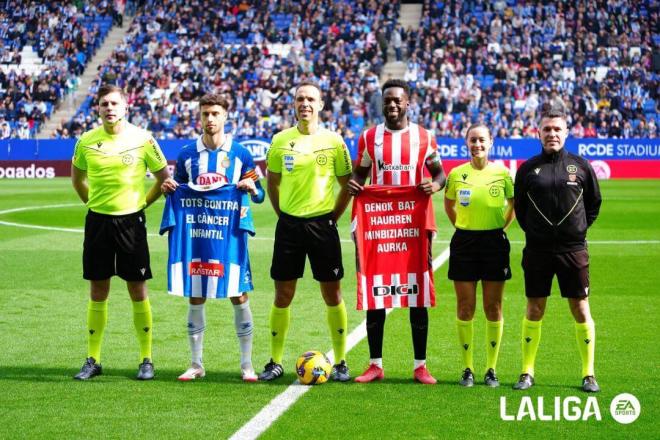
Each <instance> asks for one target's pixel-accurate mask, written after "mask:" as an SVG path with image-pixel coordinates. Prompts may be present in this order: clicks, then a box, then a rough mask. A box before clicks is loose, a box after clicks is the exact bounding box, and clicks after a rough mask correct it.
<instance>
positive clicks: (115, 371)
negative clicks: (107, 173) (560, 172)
mask: <svg viewBox="0 0 660 440" xmlns="http://www.w3.org/2000/svg"><path fill="white" fill-rule="evenodd" d="M602 192H603V197H604V203H603V208H602V212H601V216H600V218H599V219H598V220H597V222H596V224H595V225H594V227H593V228H592V230H591V231H590V233H589V240H590V241H591V245H590V253H591V279H592V288H591V292H592V295H593V296H592V299H591V306H592V313H593V316H594V319H595V321H596V331H597V346H596V372H597V377H598V380H599V383H600V385H601V387H602V389H603V391H602V392H601V393H600V394H598V395H597V399H598V403H599V408H600V411H601V414H602V417H603V420H602V421H600V422H598V421H595V420H594V419H591V420H589V421H586V422H582V421H579V422H567V421H559V422H554V421H552V422H539V421H537V422H532V421H529V420H526V421H522V422H505V421H502V420H501V419H500V407H499V405H500V396H505V397H506V398H507V400H508V406H507V412H508V413H509V414H511V413H515V412H517V409H518V405H519V403H520V400H521V397H522V396H523V395H527V394H528V395H530V396H534V397H536V396H543V397H544V398H545V400H546V402H551V401H552V400H553V398H554V397H555V396H560V397H567V396H578V397H580V398H582V399H583V404H584V402H585V400H586V396H585V395H584V394H583V393H581V391H579V389H578V388H577V386H578V385H579V381H580V362H579V356H578V352H577V348H576V346H575V336H574V327H573V321H572V318H571V316H570V313H569V311H568V306H567V304H566V302H565V301H564V300H562V299H561V298H560V297H559V294H558V292H557V290H556V286H555V290H554V291H553V295H552V297H551V299H550V300H549V302H548V310H547V313H546V319H545V320H544V324H543V337H542V341H541V347H540V349H539V355H538V359H537V368H536V370H537V373H536V376H537V377H536V379H537V385H536V386H535V387H534V388H533V389H532V390H531V391H530V392H529V393H522V394H521V393H519V392H518V393H515V392H513V391H512V390H511V388H510V385H511V383H513V381H514V380H515V379H516V378H517V376H518V373H519V364H520V343H519V335H520V324H521V320H522V317H523V313H524V307H525V298H524V293H523V284H522V271H521V269H520V264H519V263H520V254H521V250H522V240H523V235H522V233H521V231H520V230H519V229H518V227H517V225H514V226H513V228H512V230H511V232H510V234H509V236H510V239H511V240H512V256H511V258H512V269H513V270H514V277H513V279H512V280H511V281H510V282H509V283H507V287H506V292H505V301H504V313H505V330H504V332H505V333H504V340H503V344H502V350H501V353H500V362H499V365H498V373H499V376H500V380H501V381H502V382H503V386H502V387H500V388H499V389H487V388H486V387H484V386H475V387H474V388H472V389H463V388H461V387H459V386H458V385H457V383H456V382H457V380H458V378H459V375H460V363H459V356H460V354H459V351H458V349H457V347H456V345H457V343H456V330H455V318H454V316H455V300H454V294H453V288H452V287H451V285H450V284H449V282H448V281H447V280H446V270H447V269H446V265H445V266H443V267H441V268H440V269H439V270H438V271H437V272H436V276H435V279H436V290H437V303H438V305H437V307H436V308H434V309H433V310H432V311H431V314H430V335H429V352H428V365H429V369H430V371H431V372H432V373H433V374H434V375H435V376H436V378H438V379H439V381H440V383H439V384H438V385H437V386H434V387H427V386H421V385H417V384H414V383H413V382H412V380H411V375H412V343H411V337H410V328H409V324H408V313H407V311H402V310H395V311H394V312H393V313H392V314H390V315H389V316H388V318H387V323H386V333H385V347H384V362H385V370H386V380H385V381H383V382H382V383H376V384H368V385H359V384H334V383H330V384H326V385H323V386H319V387H314V388H313V389H312V390H311V391H310V392H308V393H307V394H305V395H304V396H303V397H302V398H301V399H300V400H299V401H298V402H296V403H295V404H294V405H293V406H292V407H291V408H290V409H289V410H288V411H287V412H286V413H285V414H284V415H283V416H282V417H281V418H279V419H278V420H277V421H276V422H275V423H274V424H273V425H272V426H271V428H270V429H268V430H267V431H266V432H265V433H264V435H263V438H267V439H270V438H273V439H275V438H292V437H301V438H302V437H307V436H309V434H310V431H311V432H313V433H315V435H316V436H325V437H330V438H350V439H353V438H360V439H372V438H373V439H382V438H419V439H427V438H473V437H486V436H489V437H494V436H499V437H505V438H509V437H513V438H529V437H530V436H534V437H538V438H568V437H577V438H579V437H587V436H596V435H599V436H600V437H602V438H624V437H625V438H657V422H656V421H655V420H656V419H657V418H658V416H660V413H659V411H658V404H659V401H658V394H659V390H658V385H657V378H656V377H655V374H654V373H655V372H656V371H657V369H658V366H659V364H660V356H659V355H658V349H657V346H656V343H657V336H658V325H657V324H656V321H655V319H657V316H658V311H659V310H658V306H659V304H660V300H659V299H658V295H657V289H658V285H660V276H659V275H658V272H659V271H658V269H657V266H658V263H659V262H660V245H658V244H642V243H611V244H605V243H599V242H601V241H617V242H619V241H633V240H660V182H657V181H608V182H603V183H602ZM70 203H73V204H76V205H74V206H70V207H60V208H48V209H33V210H27V211H17V212H12V213H6V214H0V221H5V222H14V223H20V224H29V225H41V226H49V227H59V228H72V229H78V230H81V229H82V225H83V221H84V215H85V209H84V208H83V206H82V205H80V204H78V201H77V198H76V196H75V193H74V192H73V189H72V188H71V186H70V183H69V180H68V179H55V180H49V181H25V180H23V181H19V180H16V181H8V180H3V181H0V211H4V210H7V209H12V208H18V207H25V206H33V207H38V206H44V205H59V204H70ZM435 205H436V211H437V212H436V214H437V216H436V218H437V220H438V225H439V229H440V230H439V234H438V237H437V240H436V242H435V243H434V254H435V255H439V253H440V252H441V251H442V250H443V249H444V248H445V247H446V246H447V240H448V239H449V238H450V236H451V232H452V231H451V229H450V228H449V226H448V223H447V221H446V219H445V216H444V213H443V212H442V208H441V207H442V203H441V199H440V197H439V196H436V204H435ZM162 206H163V202H162V200H161V201H159V202H158V203H157V204H156V205H155V206H153V207H151V208H150V209H149V210H148V211H147V217H148V223H149V231H150V232H151V233H152V234H155V233H156V231H157V229H158V225H159V221H160V213H161V210H162ZM254 212H255V223H256V227H257V237H256V239H254V240H252V241H251V243H250V252H251V257H252V266H253V273H254V279H255V291H254V292H253V293H252V294H251V304H252V311H253V314H254V320H255V339H254V354H253V358H254V361H255V367H257V368H261V366H262V365H263V364H264V363H265V362H266V361H267V360H268V357H269V345H268V312H269V308H270V304H271V302H272V297H273V289H272V281H271V280H270V279H269V276H268V269H269V266H270V258H271V253H272V236H273V231H274V225H275V216H274V215H273V213H272V210H271V208H270V206H269V204H268V202H266V203H265V204H263V205H260V206H259V205H257V206H254ZM340 227H341V236H342V238H344V239H347V238H348V237H349V234H348V218H347V216H345V217H344V218H343V219H342V222H341V225H340ZM150 246H151V250H152V269H153V271H154V279H153V280H151V281H150V282H149V288H150V296H151V302H152V305H153V312H154V362H155V366H156V374H157V378H156V380H154V381H152V382H149V383H139V382H137V381H135V380H133V376H134V374H135V372H136V369H137V364H138V362H139V359H138V353H137V342H136V340H135V336H134V333H133V329H132V322H131V312H130V304H129V299H128V295H127V293H126V289H125V286H124V285H123V283H122V282H121V280H119V279H114V280H113V285H112V292H111V295H110V312H109V322H108V327H107V330H106V334H105V339H104V345H103V365H104V374H103V375H102V376H100V377H98V378H95V379H94V380H93V381H91V382H88V383H79V382H76V381H73V380H72V379H71V377H72V375H73V374H75V373H76V372H77V370H78V369H79V367H80V365H81V364H82V361H83V360H84V357H85V355H86V353H85V352H86V337H85V311H86V304H87V290H88V286H87V283H86V282H85V281H84V280H83V279H82V276H81V258H82V257H81V254H82V252H81V251H82V233H76V232H59V231H52V230H40V229H27V228H21V227H15V226H6V225H2V224H0V268H1V269H0V273H1V274H2V276H0V438H55V437H57V438H82V437H93V436H95V437H102V438H138V437H142V438H204V437H209V438H226V437H228V436H230V435H231V434H232V433H234V432H235V431H236V430H238V429H239V428H240V427H241V426H242V425H243V424H245V423H246V422H247V421H248V420H249V419H250V418H251V417H252V416H253V415H254V414H256V413H257V412H258V411H259V410H260V409H261V408H263V407H264V406H265V405H266V404H268V402H270V400H271V399H272V398H274V397H275V396H277V395H278V394H279V393H280V392H282V391H283V390H285V389H286V387H287V386H288V385H289V384H290V383H291V382H292V381H293V380H294V375H293V365H294V363H295V358H296V357H297V356H298V355H299V354H300V353H302V352H303V351H305V350H308V349H320V350H324V351H326V350H329V349H330V348H331V347H330V340H329V337H328V334H327V328H326V325H325V311H324V307H323V305H322V300H321V298H320V293H319V291H318V285H317V284H316V283H315V282H314V281H313V280H312V279H311V273H310V271H309V268H308V269H307V271H306V276H305V278H304V279H302V280H301V281H300V282H299V284H298V292H297V297H296V299H295V301H294V303H293V306H292V307H293V312H292V322H291V329H290V333H289V337H288V341H287V345H286V351H285V359H284V366H285V373H286V374H285V377H284V378H283V379H282V380H280V381H278V382H277V383H275V384H271V383H257V384H244V383H242V382H241V381H240V378H239V374H238V346H237V341H236V337H235V334H234V329H233V315H232V310H231V306H230V304H229V302H227V301H213V302H210V303H209V306H208V307H207V322H208V330H207V334H206V338H205V341H206V342H205V363H206V367H207V377H206V378H205V379H204V380H202V381H200V382H196V383H185V384H182V383H178V382H177V381H176V376H177V375H178V374H180V373H181V372H182V371H183V370H184V369H185V368H186V367H187V365H188V359H189V355H188V342H187V337H186V332H185V319H186V310H187V305H186V301H185V300H184V299H182V298H176V297H172V296H169V295H167V294H166V286H167V282H166V273H165V269H166V267H165V266H166V259H167V249H166V239H165V237H158V236H154V235H152V236H150ZM344 256H345V260H344V262H345V268H346V278H345V281H344V284H343V288H344V293H345V298H346V302H347V305H348V309H349V326H350V328H354V327H355V326H357V325H358V324H359V323H360V322H361V321H362V320H363V319H364V314H363V313H362V312H357V311H355V310H354V308H355V278H354V277H355V273H354V268H353V263H352V262H353V261H354V251H353V248H352V246H351V245H350V243H344ZM475 319H476V321H475V323H476V324H475V346H476V352H475V367H476V369H477V370H478V371H477V379H478V381H479V380H480V379H481V377H482V374H483V371H482V370H483V368H484V363H485V348H484V347H483V344H481V343H480V342H479V341H481V340H483V338H484V334H485V328H484V320H485V318H484V315H483V311H482V309H481V307H478V311H477V315H476V317H475ZM367 361H368V349H367V344H366V341H362V342H361V343H360V344H358V345H357V346H356V347H355V349H353V350H352V351H351V352H350V353H349V354H348V364H349V366H350V367H351V371H352V374H353V375H357V374H359V373H361V372H362V369H363V368H365V367H366V365H367ZM622 392H629V393H632V394H634V395H636V396H637V398H638V399H639V400H640V402H641V405H642V413H641V416H640V418H639V419H638V420H637V421H636V422H634V423H633V424H631V425H620V424H618V423H616V422H615V421H614V420H613V419H612V417H611V416H610V414H609V405H610V401H611V400H612V398H613V397H614V396H615V395H617V394H619V393H622ZM546 408H547V411H548V412H551V410H552V405H551V403H547V404H546Z"/></svg>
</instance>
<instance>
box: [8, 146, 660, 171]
mask: <svg viewBox="0 0 660 440" xmlns="http://www.w3.org/2000/svg"><path fill="white" fill-rule="evenodd" d="M236 140H237V141H238V142H239V143H240V144H241V145H243V146H244V147H245V148H247V149H248V150H249V151H250V153H252V156H253V157H254V160H255V163H256V165H257V172H258V173H259V174H260V175H263V174H264V173H265V168H266V167H265V160H266V152H267V151H268V148H269V146H270V139H267V138H237V139H236ZM190 142H193V140H190V139H177V140H161V141H159V144H160V146H161V148H162V150H163V153H164V154H165V157H167V158H168V159H169V163H170V165H172V166H173V165H174V164H175V162H176V157H177V155H178V152H179V150H180V149H181V148H182V147H183V146H184V145H186V144H189V143H190ZM437 143H438V151H439V153H440V156H441V157H442V163H443V167H444V169H445V172H449V171H450V170H451V169H452V168H454V167H455V166H457V165H460V164H462V163H464V162H466V161H467V160H469V152H468V149H467V147H466V146H465V142H464V141H463V140H462V139H455V138H438V139H437ZM74 144H75V140H74V139H48V140H39V139H28V140H19V139H9V140H7V139H5V140H2V141H0V179H51V178H53V177H68V176H69V174H70V168H71V155H72V154H73V147H74ZM347 145H348V148H349V150H350V152H351V157H352V158H353V160H355V158H356V156H357V145H356V141H355V140H352V141H348V142H347ZM566 149H567V150H568V151H571V152H572V153H575V154H579V155H581V156H583V157H585V158H587V159H589V161H590V162H591V165H592V166H593V167H594V169H595V171H596V174H597V175H598V177H599V178H600V179H609V178H613V179H617V178H619V179H621V178H624V179H625V178H642V179H660V140H658V139H573V138H569V139H568V140H567V141H566ZM540 151H541V146H540V144H539V142H538V140H535V139H495V145H494V147H493V150H492V151H491V154H490V157H491V159H493V160H496V161H498V162H500V163H502V164H503V165H504V166H506V167H507V168H509V170H510V171H511V174H512V175H514V174H515V173H516V170H517V169H518V167H519V166H520V164H521V163H522V162H524V161H525V160H526V159H529V158H530V157H532V156H534V155H536V154H538V153H539V152H540Z"/></svg>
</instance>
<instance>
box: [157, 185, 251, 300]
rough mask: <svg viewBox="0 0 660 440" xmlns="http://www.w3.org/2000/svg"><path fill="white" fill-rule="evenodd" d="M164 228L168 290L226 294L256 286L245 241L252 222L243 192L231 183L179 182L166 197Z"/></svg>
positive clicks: (210, 295)
mask: <svg viewBox="0 0 660 440" xmlns="http://www.w3.org/2000/svg"><path fill="white" fill-rule="evenodd" d="M165 232H168V244H169V257H168V271H167V291H168V293H170V294H172V295H178V296H185V297H194V298H227V297H235V296H240V295H241V294H242V293H244V292H248V291H251V290H252V274H251V271H250V257H249V255H248V245H247V240H248V235H254V224H253V223H252V214H251V212H250V203H249V202H248V198H247V194H246V193H245V192H244V191H239V190H237V189H236V186H235V185H232V184H229V185H225V186H222V187H220V188H215V189H203V188H202V187H199V186H196V185H186V184H182V185H180V186H179V187H178V188H177V189H176V191H175V192H174V193H172V194H169V195H168V196H167V199H166V201H165V209H164V210H163V219H162V221H161V225H160V233H161V234H164V233H165Z"/></svg>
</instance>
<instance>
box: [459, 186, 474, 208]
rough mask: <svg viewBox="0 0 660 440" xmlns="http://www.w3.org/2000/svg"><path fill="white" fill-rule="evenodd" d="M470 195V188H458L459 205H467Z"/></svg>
mask: <svg viewBox="0 0 660 440" xmlns="http://www.w3.org/2000/svg"><path fill="white" fill-rule="evenodd" d="M470 196H472V190H470V189H459V190H458V203H460V204H461V206H468V205H469V204H470Z"/></svg>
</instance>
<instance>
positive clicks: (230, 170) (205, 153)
mask: <svg viewBox="0 0 660 440" xmlns="http://www.w3.org/2000/svg"><path fill="white" fill-rule="evenodd" d="M255 168H256V167H255V164H254V159H253V158H252V155H251V154H250V152H249V151H248V150H247V149H246V148H245V147H243V146H242V145H241V144H239V143H238V142H234V141H233V139H232V137H231V136H230V135H225V142H224V143H223V144H222V145H221V146H220V147H219V148H217V149H216V150H209V149H208V148H206V146H205V145H204V143H203V142H202V137H201V136H200V137H199V138H197V141H196V142H195V143H192V144H188V145H186V146H185V147H183V148H182V149H181V152H179V157H178V158H177V161H176V171H175V173H174V180H176V181H177V182H178V183H180V184H181V183H193V184H196V185H204V186H206V185H216V184H231V183H233V184H236V183H238V182H239V181H241V180H243V179H247V178H251V179H252V180H254V183H255V185H256V187H257V195H254V196H252V201H253V202H255V203H261V202H263V200H264V196H265V193H264V190H263V188H262V187H261V183H259V176H258V175H257V172H256V171H255Z"/></svg>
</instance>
